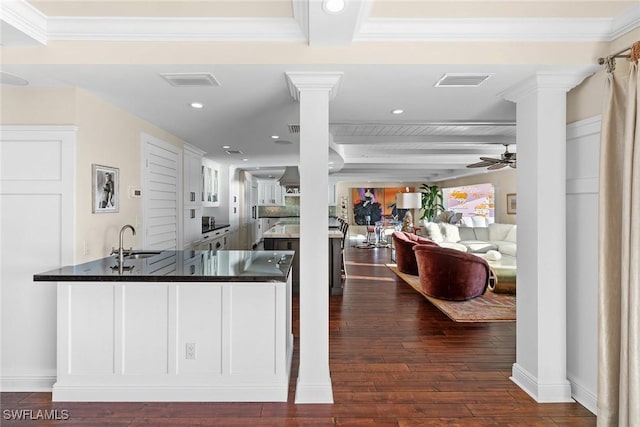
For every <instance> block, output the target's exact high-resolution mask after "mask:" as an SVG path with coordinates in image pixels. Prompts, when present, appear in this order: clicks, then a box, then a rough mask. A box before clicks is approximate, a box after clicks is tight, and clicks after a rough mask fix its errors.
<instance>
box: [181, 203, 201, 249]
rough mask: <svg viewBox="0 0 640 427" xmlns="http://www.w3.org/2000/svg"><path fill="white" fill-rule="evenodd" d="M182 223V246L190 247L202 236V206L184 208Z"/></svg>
mask: <svg viewBox="0 0 640 427" xmlns="http://www.w3.org/2000/svg"><path fill="white" fill-rule="evenodd" d="M183 224H184V228H183V239H182V240H183V246H184V247H185V248H190V247H191V246H192V245H193V244H194V243H196V242H197V241H198V240H200V239H201V238H202V208H187V209H185V210H184V214H183Z"/></svg>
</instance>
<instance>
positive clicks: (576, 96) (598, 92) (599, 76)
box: [567, 29, 640, 123]
mask: <svg viewBox="0 0 640 427" xmlns="http://www.w3.org/2000/svg"><path fill="white" fill-rule="evenodd" d="M638 40H640V29H636V30H634V31H631V32H629V33H628V34H625V35H624V36H622V37H620V38H618V39H616V40H614V41H612V42H611V43H610V44H609V46H608V47H607V49H606V50H605V51H603V53H601V55H602V56H605V55H609V54H612V53H615V52H618V51H620V50H622V49H624V48H626V47H629V46H631V45H632V44H633V43H634V42H636V41H638ZM596 61H597V58H594V62H596ZM627 69H628V64H627V61H626V60H625V59H618V60H617V61H616V71H617V72H618V73H624V72H625V70H627ZM606 74H607V73H606V71H605V69H604V66H603V67H602V68H601V69H600V71H598V72H597V73H595V74H594V75H592V76H591V77H589V78H587V79H585V81H584V82H582V84H580V85H579V86H577V87H576V88H574V89H573V90H571V91H570V92H569V94H568V95H567V123H573V122H577V121H579V120H584V119H588V118H590V117H594V116H598V115H600V114H602V97H603V95H604V85H605V77H606Z"/></svg>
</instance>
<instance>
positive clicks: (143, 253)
mask: <svg viewBox="0 0 640 427" xmlns="http://www.w3.org/2000/svg"><path fill="white" fill-rule="evenodd" d="M161 253H162V251H133V252H131V253H130V254H129V255H125V257H124V258H125V259H142V258H149V257H152V256H156V255H160V254H161Z"/></svg>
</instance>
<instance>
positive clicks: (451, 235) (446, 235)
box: [439, 222, 460, 243]
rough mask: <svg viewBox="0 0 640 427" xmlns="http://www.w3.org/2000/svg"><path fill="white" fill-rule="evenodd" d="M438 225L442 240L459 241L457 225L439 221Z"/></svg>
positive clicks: (448, 241) (447, 241)
mask: <svg viewBox="0 0 640 427" xmlns="http://www.w3.org/2000/svg"><path fill="white" fill-rule="evenodd" d="M439 225H440V233H441V234H442V237H443V240H444V242H446V243H457V242H459V241H460V233H459V232H458V226H457V225H453V224H447V223H446V222H441V223H440V224H439Z"/></svg>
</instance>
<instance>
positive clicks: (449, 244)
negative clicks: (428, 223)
mask: <svg viewBox="0 0 640 427" xmlns="http://www.w3.org/2000/svg"><path fill="white" fill-rule="evenodd" d="M437 245H438V246H440V247H441V248H447V249H455V250H456V251H460V252H468V249H467V247H466V246H465V245H463V244H462V243H453V242H440V243H438V244H437Z"/></svg>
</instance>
